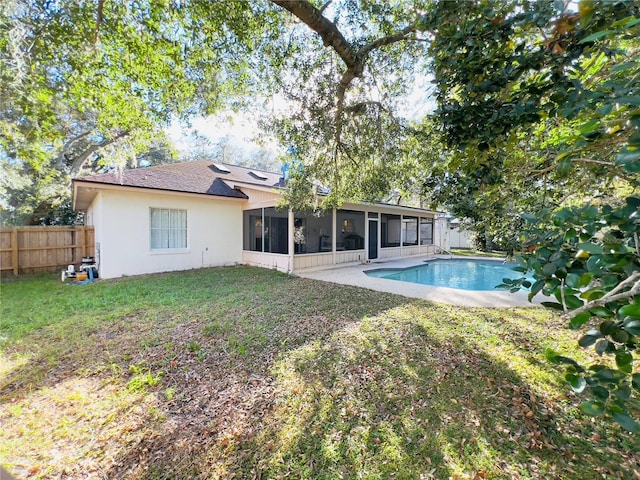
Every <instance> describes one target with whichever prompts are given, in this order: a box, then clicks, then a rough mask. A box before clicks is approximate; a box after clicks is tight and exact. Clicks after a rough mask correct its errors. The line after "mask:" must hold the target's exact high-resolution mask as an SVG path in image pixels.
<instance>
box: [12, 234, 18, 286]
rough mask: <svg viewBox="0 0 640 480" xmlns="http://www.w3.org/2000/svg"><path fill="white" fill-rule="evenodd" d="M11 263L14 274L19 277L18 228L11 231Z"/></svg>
mask: <svg viewBox="0 0 640 480" xmlns="http://www.w3.org/2000/svg"><path fill="white" fill-rule="evenodd" d="M11 263H12V265H11V266H12V267H13V274H14V275H18V228H17V227H13V229H12V230H11Z"/></svg>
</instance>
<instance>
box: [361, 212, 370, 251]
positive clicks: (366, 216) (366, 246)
mask: <svg viewBox="0 0 640 480" xmlns="http://www.w3.org/2000/svg"><path fill="white" fill-rule="evenodd" d="M367 258H369V210H365V211H364V258H363V259H362V260H366V259H367Z"/></svg>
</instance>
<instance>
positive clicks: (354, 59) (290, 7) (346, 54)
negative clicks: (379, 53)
mask: <svg viewBox="0 0 640 480" xmlns="http://www.w3.org/2000/svg"><path fill="white" fill-rule="evenodd" d="M270 1H271V2H272V3H274V4H276V5H278V6H280V7H282V8H284V9H285V10H287V11H288V12H290V13H291V14H293V15H294V16H295V17H297V18H298V19H299V20H301V21H302V22H303V23H304V24H305V25H307V26H308V27H309V28H310V29H311V30H313V31H314V32H316V33H317V34H318V35H320V38H322V41H323V43H324V45H325V46H329V47H331V48H332V49H333V50H334V51H335V52H336V53H337V54H338V56H339V57H340V58H341V59H342V61H343V62H344V64H345V66H346V70H345V71H344V73H343V74H342V78H341V79H340V81H339V83H338V86H337V89H336V110H335V115H334V124H335V139H334V141H335V144H336V146H337V145H339V144H340V139H341V137H342V113H343V108H344V97H345V94H346V91H347V88H349V85H351V82H352V81H353V80H354V79H355V78H357V77H361V76H362V73H363V72H364V66H365V63H366V60H367V56H368V55H369V54H370V53H371V52H372V51H373V50H376V49H378V48H381V47H383V46H386V45H391V44H392V43H396V42H400V41H403V40H407V36H408V35H409V34H410V33H413V32H415V31H416V30H417V28H418V24H419V22H415V23H412V24H411V25H408V26H406V27H405V28H403V29H402V30H400V31H398V32H397V33H394V34H392V35H388V36H386V37H382V38H379V39H377V40H374V41H373V42H370V43H367V44H366V45H364V46H362V47H360V48H359V49H358V50H356V49H355V48H354V46H353V45H352V44H351V43H350V42H349V41H348V40H347V39H346V38H345V37H344V35H342V32H340V30H339V29H338V27H337V25H336V24H335V23H333V22H332V21H330V20H329V19H327V18H326V17H324V16H323V11H324V9H325V8H326V7H327V5H328V4H329V2H327V3H326V4H325V5H324V6H323V7H322V8H321V9H318V8H316V7H314V6H313V5H312V4H311V3H310V2H308V1H307V0H270ZM420 20H422V17H421V19H420ZM334 152H335V154H336V155H337V152H338V149H337V148H335V149H334Z"/></svg>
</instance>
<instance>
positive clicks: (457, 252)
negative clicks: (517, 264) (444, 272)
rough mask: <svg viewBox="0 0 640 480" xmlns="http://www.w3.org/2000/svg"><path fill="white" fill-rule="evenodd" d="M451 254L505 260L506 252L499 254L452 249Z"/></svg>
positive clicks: (497, 252) (496, 251) (495, 252)
mask: <svg viewBox="0 0 640 480" xmlns="http://www.w3.org/2000/svg"><path fill="white" fill-rule="evenodd" d="M451 253H452V254H454V255H457V256H460V257H494V258H505V257H506V256H507V253H506V252H500V251H498V250H493V251H491V252H482V251H480V250H474V249H470V248H452V249H451Z"/></svg>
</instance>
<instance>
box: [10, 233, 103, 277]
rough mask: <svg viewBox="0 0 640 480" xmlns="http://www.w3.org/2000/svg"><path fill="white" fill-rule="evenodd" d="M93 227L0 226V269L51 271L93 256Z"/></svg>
mask: <svg viewBox="0 0 640 480" xmlns="http://www.w3.org/2000/svg"><path fill="white" fill-rule="evenodd" d="M94 243H95V237H94V231H93V227H73V226H51V227H48V226H45V227H10V228H7V227H0V270H2V272H3V273H5V272H6V271H10V272H12V273H13V274H14V275H18V274H19V273H36V272H48V271H55V270H57V269H63V268H66V267H67V265H71V264H74V265H79V264H81V263H82V257H87V256H89V257H93V256H94V255H95V248H94Z"/></svg>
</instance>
